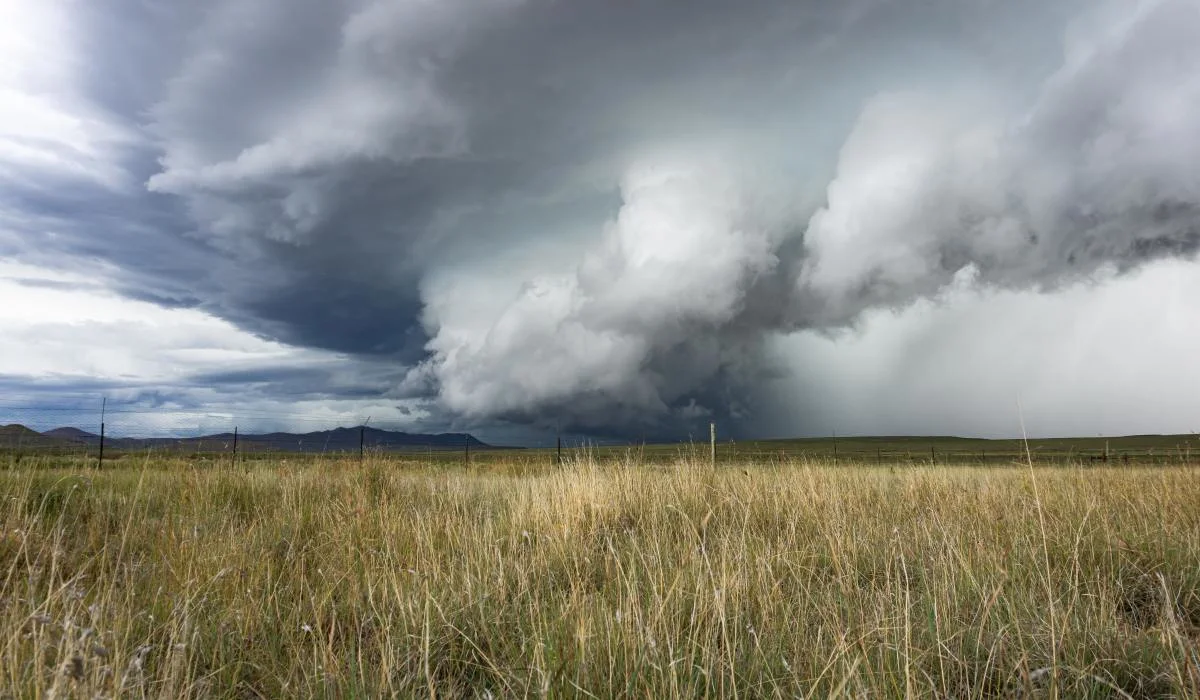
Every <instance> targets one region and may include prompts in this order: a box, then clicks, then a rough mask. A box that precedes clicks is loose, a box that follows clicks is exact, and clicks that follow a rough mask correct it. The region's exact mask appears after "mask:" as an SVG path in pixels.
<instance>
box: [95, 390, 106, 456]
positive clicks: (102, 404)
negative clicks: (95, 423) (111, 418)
mask: <svg viewBox="0 0 1200 700" xmlns="http://www.w3.org/2000/svg"><path fill="white" fill-rule="evenodd" d="M107 409H108V397H107V396H106V397H104V398H102V399H100V458H99V461H98V462H97V464H96V468H97V469H100V468H102V467H103V466H104V414H105V411H106V410H107Z"/></svg>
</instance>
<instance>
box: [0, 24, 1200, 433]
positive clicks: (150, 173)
mask: <svg viewBox="0 0 1200 700" xmlns="http://www.w3.org/2000/svg"><path fill="white" fill-rule="evenodd" d="M1085 10H1086V11H1085ZM81 12H82V14H81V15H80V16H79V19H78V21H77V27H76V35H77V36H78V37H79V38H78V42H79V45H80V46H81V47H82V49H81V50H82V51H84V52H85V53H86V55H87V56H88V57H89V58H90V60H89V61H88V64H87V67H86V68H84V69H83V77H82V81H83V88H82V89H83V90H84V92H85V93H86V94H87V95H88V96H89V98H90V99H91V100H92V101H93V102H94V104H96V105H98V109H101V110H103V111H104V113H106V114H108V115H110V116H112V118H113V119H114V120H116V121H118V122H120V123H122V124H125V125H126V126H127V127H128V128H129V129H130V130H132V131H133V132H134V134H135V135H134V136H131V137H129V138H126V139H123V140H121V144H120V146H119V148H117V147H114V148H117V150H118V152H119V153H121V154H122V156H121V157H122V160H120V161H119V162H120V163H121V175H122V177H118V178H117V180H119V181H120V182H119V183H118V184H117V185H113V184H112V183H110V182H108V181H105V180H101V182H100V184H91V185H89V186H86V187H71V188H63V187H61V186H60V185H61V184H62V183H63V182H64V180H63V176H62V174H61V173H50V174H48V175H45V176H38V177H34V178H32V179H29V182H30V183H31V184H28V185H25V186H23V189H22V188H16V189H11V190H8V192H9V195H8V196H9V197H10V200H9V208H11V209H14V210H17V211H20V212H23V216H24V217H25V219H24V220H23V221H21V222H18V223H19V224H20V228H21V230H22V231H26V232H28V233H27V234H26V236H27V237H26V238H24V239H22V240H23V242H24V243H26V244H27V245H25V246H24V249H23V250H22V251H21V253H22V255H24V256H26V257H30V256H37V257H38V258H39V262H44V261H45V260H46V259H50V258H53V257H54V256H55V255H69V256H71V259H72V260H75V259H78V258H79V257H81V256H84V257H94V258H97V259H100V260H103V261H106V262H107V263H108V264H109V265H110V266H111V268H112V269H109V270H107V271H106V272H105V274H106V275H107V276H109V277H111V278H112V279H114V280H115V281H116V284H117V285H118V286H119V287H120V288H121V289H123V290H124V291H125V292H126V293H129V294H134V295H137V296H138V297H139V298H143V299H153V300H156V301H159V302H165V303H174V304H180V305H192V306H197V307H199V308H202V309H204V310H207V311H210V312H212V313H215V314H217V315H219V316H222V317H224V318H227V319H230V320H232V321H233V322H235V323H236V324H237V325H238V326H240V327H242V328H244V329H247V330H250V331H252V332H255V333H257V334H260V335H263V336H267V337H270V338H274V339H279V340H282V341H285V342H288V343H293V344H298V345H303V346H308V347H314V348H325V349H332V350H336V351H340V352H345V353H350V354H352V355H355V356H359V357H362V358H370V359H369V361H370V362H377V361H378V362H390V363H391V364H390V367H392V368H393V369H392V371H391V372H390V373H389V372H385V373H381V374H373V373H371V372H367V373H366V374H365V375H363V376H362V377H359V378H357V379H356V380H354V381H345V382H340V383H339V382H330V381H327V380H328V378H327V377H323V376H318V375H320V371H314V370H310V369H302V370H298V373H290V372H289V371H288V370H279V373H274V374H272V373H267V374H257V375H256V374H255V372H260V370H253V371H249V372H248V373H246V374H240V373H239V371H237V370H235V371H233V372H231V373H228V374H226V375H224V376H206V377H201V378H199V380H201V381H210V382H211V383H213V384H214V385H216V386H221V385H224V384H227V383H235V382H237V381H244V382H245V383H246V384H247V385H248V386H260V385H261V386H262V387H264V389H263V391H274V390H278V391H280V392H283V393H289V392H293V391H295V392H301V393H303V392H304V391H305V390H304V388H303V387H304V386H306V385H307V384H308V383H311V384H312V385H313V386H315V387H323V386H330V387H331V388H329V392H330V393H333V394H336V393H338V392H344V393H347V394H352V395H355V396H366V395H369V394H370V391H372V389H371V388H370V387H372V386H376V387H378V390H384V391H387V392H390V394H391V395H394V396H397V397H400V396H404V397H414V396H415V397H422V396H429V397H436V398H437V401H438V402H439V403H438V409H437V410H439V411H443V412H444V415H445V416H448V417H449V418H448V420H453V419H454V418H455V417H457V418H460V419H464V420H468V421H476V422H487V421H494V420H508V421H514V422H517V423H522V424H531V425H540V426H548V425H556V424H557V425H562V426H563V427H566V428H578V429H586V430H589V431H592V432H594V433H599V434H618V435H624V436H631V435H632V436H635V437H636V436H638V435H639V434H647V433H650V434H657V433H662V432H666V433H675V434H678V433H680V432H686V430H687V429H689V427H690V426H694V425H696V424H697V423H699V422H703V421H705V420H707V419H708V418H709V417H719V418H721V420H722V422H725V421H727V420H732V421H734V423H735V424H736V423H737V422H739V421H741V420H742V419H745V418H747V417H749V416H752V415H753V411H754V405H755V402H756V397H757V393H758V387H759V386H760V385H761V384H763V383H764V382H766V381H768V380H770V379H771V378H772V377H773V376H774V375H775V374H776V372H777V370H776V368H775V367H773V366H772V365H771V364H770V363H769V362H767V361H766V360H765V356H764V350H763V349H764V343H766V342H767V341H768V339H769V338H770V337H771V336H772V335H774V334H777V333H787V332H792V331H796V330H805V329H816V330H821V329H826V328H837V327H842V326H846V325H848V324H853V323H854V322H855V321H856V319H857V318H858V317H859V316H860V315H861V314H862V313H863V312H864V311H866V310H869V309H872V308H877V307H893V306H904V305H906V304H909V303H911V302H912V301H913V300H915V299H919V298H923V297H929V296H933V295H936V294H937V293H938V292H939V290H941V289H943V288H945V287H946V286H947V285H949V284H951V283H952V282H954V281H955V280H961V279H963V278H969V279H971V280H974V281H975V283H976V284H979V285H985V286H994V287H1003V288H1027V287H1039V288H1053V287H1056V286H1058V285H1061V284H1063V283H1065V282H1069V281H1072V280H1075V279H1081V278H1086V277H1088V276H1089V275H1091V274H1093V273H1094V272H1095V271H1096V270H1097V269H1100V268H1103V267H1106V266H1113V267H1116V268H1118V269H1133V268H1136V267H1137V266H1139V265H1140V264H1142V263H1143V262H1144V261H1146V260H1150V259H1155V258H1159V257H1165V256H1177V255H1191V254H1193V253H1194V252H1195V251H1196V249H1197V246H1198V244H1200V239H1198V234H1197V230H1198V228H1197V216H1196V208H1197V206H1200V186H1197V179H1196V170H1195V166H1194V165H1193V164H1194V163H1196V162H1200V158H1198V157H1197V156H1200V152H1197V148H1198V145H1200V141H1197V139H1196V138H1195V137H1194V135H1193V134H1192V133H1191V131H1190V130H1189V125H1191V124H1193V123H1194V121H1195V118H1196V117H1198V116H1200V95H1198V94H1197V90H1196V85H1197V83H1196V79H1195V78H1194V77H1193V76H1195V75H1197V74H1200V70H1198V69H1200V54H1198V53H1197V49H1196V48H1195V47H1194V44H1195V42H1194V41H1192V39H1191V37H1193V36H1194V32H1195V31H1196V30H1200V10H1198V9H1197V7H1196V5H1195V4H1194V3H1192V2H1188V1H1186V0H1161V1H1157V2H1143V3H1138V4H1136V5H1131V4H1114V5H1112V6H1111V8H1107V9H1105V10H1103V11H1097V10H1096V9H1095V5H1094V4H1092V3H1082V2H1058V3H1043V2H1014V3H998V2H982V1H981V2H966V3H964V2H876V1H873V0H858V1H856V2H844V3H825V2H783V1H782V0H753V1H751V2H741V3H732V2H725V1H717V0H702V1H700V2H695V1H693V2H687V3H684V2H658V3H617V2H599V1H596V2H569V3H568V2H551V1H550V0H528V1H527V2H519V1H517V0H488V1H485V2H467V1H466V0H444V1H442V2H437V3H429V2H417V1H415V0H389V1H383V0H379V1H373V0H357V1H351V2H327V1H317V0H308V1H303V2H283V1H282V0H229V1H226V2H214V3H199V2H194V3H159V4H155V3H140V2H124V3H118V4H114V5H112V6H110V7H106V8H105V10H104V11H101V10H98V9H95V8H94V7H92V6H89V8H88V9H87V10H85V11H81ZM93 179H95V178H93ZM127 181H131V182H135V183H137V185H138V187H135V188H130V187H128V186H127ZM143 184H144V185H145V187H142V186H141V185H143ZM51 231H53V235H51V234H50V232H51ZM0 245H4V244H3V243H0ZM408 369H411V371H408V372H407V375H406V377H405V378H403V379H400V378H399V374H400V373H401V372H404V371H405V370H408ZM364 371H365V370H364ZM314 372H316V373H315V374H314ZM272 387H273V388H272ZM322 391H323V390H322V389H320V388H317V389H314V392H315V393H321V392H322ZM358 392H365V393H358Z"/></svg>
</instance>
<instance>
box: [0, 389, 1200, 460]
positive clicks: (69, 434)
mask: <svg viewBox="0 0 1200 700" xmlns="http://www.w3.org/2000/svg"><path fill="white" fill-rule="evenodd" d="M409 431H411V426H405V425H394V424H388V423H378V422H377V423H370V422H369V421H368V420H367V419H365V418H364V420H362V421H357V422H355V421H350V422H349V423H346V422H343V423H342V424H340V425H339V424H338V423H337V421H336V419H333V418H330V417H329V416H307V415H288V414H267V413H261V412H255V411H245V412H229V413H217V412H213V411H189V410H177V409H166V408H161V409H146V408H130V407H125V406H106V405H92V404H88V405H74V406H28V405H13V404H11V403H6V402H5V401H4V400H3V399H0V464H3V463H4V462H5V460H6V459H7V461H9V462H11V460H17V461H19V460H21V459H24V458H25V457H36V456H60V457H63V458H65V459H70V460H71V461H72V462H84V463H97V462H99V463H103V462H104V460H118V459H121V458H123V457H128V456H136V455H145V454H147V453H155V454H166V455H177V456H188V457H194V458H197V459H209V460H220V459H226V458H229V459H234V460H236V459H265V458H271V457H277V458H287V457H288V456H308V457H314V458H318V457H343V458H344V457H348V456H359V457H365V456H367V455H373V456H391V457H396V458H408V459H413V458H417V459H426V460H433V461H454V462H457V461H463V462H466V463H468V464H470V463H473V462H474V461H479V460H485V459H488V458H491V457H494V456H496V455H497V454H499V453H503V455H505V456H506V458H508V459H525V460H535V461H537V460H540V461H546V462H548V463H551V464H554V463H563V464H569V463H572V462H577V461H580V460H598V461H606V462H618V463H648V464H665V463H670V462H675V461H679V460H691V461H696V462H708V461H715V462H716V463H717V464H730V465H735V464H736V465H746V464H760V465H770V464H779V463H784V462H796V461H806V460H807V461H812V462H815V463H821V464H830V465H839V464H844V465H871V464H876V465H880V466H896V465H947V466H953V465H960V466H970V465H1005V464H1022V463H1026V462H1027V461H1028V460H1032V461H1033V462H1035V463H1038V464H1082V465H1089V464H1093V465H1096V464H1101V465H1102V464H1109V463H1111V464H1117V465H1125V464H1168V463H1177V464H1193V463H1195V462H1198V461H1200V437H1198V436H1189V435H1174V436H1131V437H1124V438H1090V439H1085V438H1079V439H1054V440H1033V441H1030V442H1029V443H1028V444H1027V443H1025V442H1023V441H1021V440H976V439H958V438H907V437H891V438H862V437H860V438H841V437H839V438H821V439H797V440H775V441H745V442H738V441H731V440H720V441H718V442H717V443H716V445H715V448H714V446H712V445H710V444H709V443H708V442H687V443H678V444H658V445H620V446H612V445H607V446H597V445H594V444H589V443H587V442H586V441H563V442H562V444H561V447H555V446H549V447H545V446H543V447H534V448H528V449H519V448H518V449H513V448H507V447H504V448H501V447H496V446H492V445H487V444H484V443H482V442H479V441H478V440H475V439H474V438H472V437H471V436H469V435H468V434H466V433H448V434H442V435H423V434H422V435H414V434H411V433H410V432H409ZM551 445H553V443H551Z"/></svg>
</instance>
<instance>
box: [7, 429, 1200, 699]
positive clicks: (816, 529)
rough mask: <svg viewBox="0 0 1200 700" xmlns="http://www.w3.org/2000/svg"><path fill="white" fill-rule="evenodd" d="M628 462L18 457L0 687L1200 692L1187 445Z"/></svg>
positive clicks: (1196, 524)
mask: <svg viewBox="0 0 1200 700" xmlns="http://www.w3.org/2000/svg"><path fill="white" fill-rule="evenodd" d="M625 454H627V455H629V456H628V458H626V459H624V460H622V459H617V458H615V457H614V458H612V459H604V460H596V459H588V458H579V459H574V460H573V461H571V462H570V463H568V464H565V465H562V466H557V467H556V466H552V465H550V464H548V462H547V460H545V459H540V458H539V459H531V458H529V457H528V456H522V455H515V454H512V453H509V454H507V455H496V456H492V457H487V458H485V456H479V457H477V460H476V461H475V462H474V463H473V464H472V465H471V467H470V469H465V468H463V467H462V466H461V465H458V464H451V463H445V462H443V463H426V464H421V463H419V462H417V461H416V460H412V459H410V460H408V461H397V460H391V459H383V458H371V459H368V460H367V461H366V463H365V464H360V463H359V462H358V461H357V459H355V460H344V461H337V460H324V461H321V462H308V463H301V462H296V461H293V462H291V463H289V462H286V461H284V460H282V459H280V460H274V461H272V460H256V461H253V462H247V463H242V464H238V465H237V466H236V467H235V466H233V464H232V463H231V462H229V463H227V462H224V461H221V462H211V461H208V462H197V461H194V460H187V459H180V458H171V459H168V458H165V457H159V458H142V459H133V458H125V459H123V460H121V461H120V462H119V463H117V464H115V465H114V466H113V467H111V468H106V469H104V470H95V469H62V468H54V466H53V464H51V463H46V464H39V463H38V462H37V460H36V459H28V458H26V459H23V460H22V461H21V462H20V463H19V464H18V463H16V462H15V461H14V460H10V461H9V462H8V463H7V464H6V465H5V464H0V502H2V503H3V506H2V507H0V645H2V648H0V697H9V696H11V697H40V696H53V697H88V698H91V697H114V696H117V697H162V698H176V697H231V698H253V697H311V696H323V697H379V696H387V695H398V696H421V697H429V698H433V697H496V698H499V697H519V696H529V695H550V696H568V697H600V698H607V697H617V696H638V697H654V698H657V697H684V696H686V697H699V696H711V697H764V696H765V697H798V696H804V697H823V696H850V697H863V698H877V697H904V696H928V697H965V698H970V697H1054V696H1058V697H1095V698H1103V697H1138V698H1141V697H1196V696H1198V695H1200V665H1198V664H1200V658H1198V657H1200V646H1198V645H1200V478H1198V477H1200V468H1197V467H1194V466H1189V465H1188V464H1186V463H1185V462H1186V460H1183V459H1180V460H1178V461H1174V462H1172V463H1170V464H1161V465H1139V466H1124V465H1113V464H1106V465H1097V464H1094V463H1089V462H1079V463H1078V464H1077V465H1076V466H1037V467H1032V468H1031V467H1030V466H1029V465H1028V464H1026V465H1024V466H1022V465H1020V464H1016V463H1011V464H1001V465H990V466H969V467H968V466H962V467H953V466H936V465H932V464H920V463H912V462H910V461H908V460H894V461H884V462H883V463H882V464H877V463H876V460H875V459H868V458H863V459H860V460H859V461H858V462H856V461H855V460H853V459H851V458H849V457H847V456H845V455H842V456H840V457H839V460H838V462H837V463H836V464H835V463H834V462H833V460H832V459H831V458H828V457H823V458H800V457H791V458H787V457H785V458H778V457H776V458H771V459H766V458H756V457H755V458H752V457H749V456H747V457H743V458H742V459H741V460H740V461H737V460H733V459H727V460H726V461H725V462H723V463H722V464H720V465H718V466H717V467H716V468H713V467H712V466H711V465H709V464H708V463H707V461H706V460H705V459H697V458H695V457H692V456H689V455H687V454H683V453H677V455H676V457H675V458H673V459H668V458H666V457H663V458H661V459H655V460H650V461H646V460H639V459H637V458H636V455H630V453H628V452H626V453H625ZM5 466H6V467H7V468H3V467H5Z"/></svg>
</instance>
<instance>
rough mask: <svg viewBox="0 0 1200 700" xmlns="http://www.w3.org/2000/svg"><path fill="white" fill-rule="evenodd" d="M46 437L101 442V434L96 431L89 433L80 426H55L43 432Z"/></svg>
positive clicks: (89, 442)
mask: <svg viewBox="0 0 1200 700" xmlns="http://www.w3.org/2000/svg"><path fill="white" fill-rule="evenodd" d="M42 435H45V436H46V437H52V438H56V439H59V440H70V441H72V442H84V443H88V444H91V443H96V442H100V436H99V435H96V434H95V433H89V432H88V431H86V430H80V429H79V428H55V429H54V430H47V431H46V432H44V433H42Z"/></svg>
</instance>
